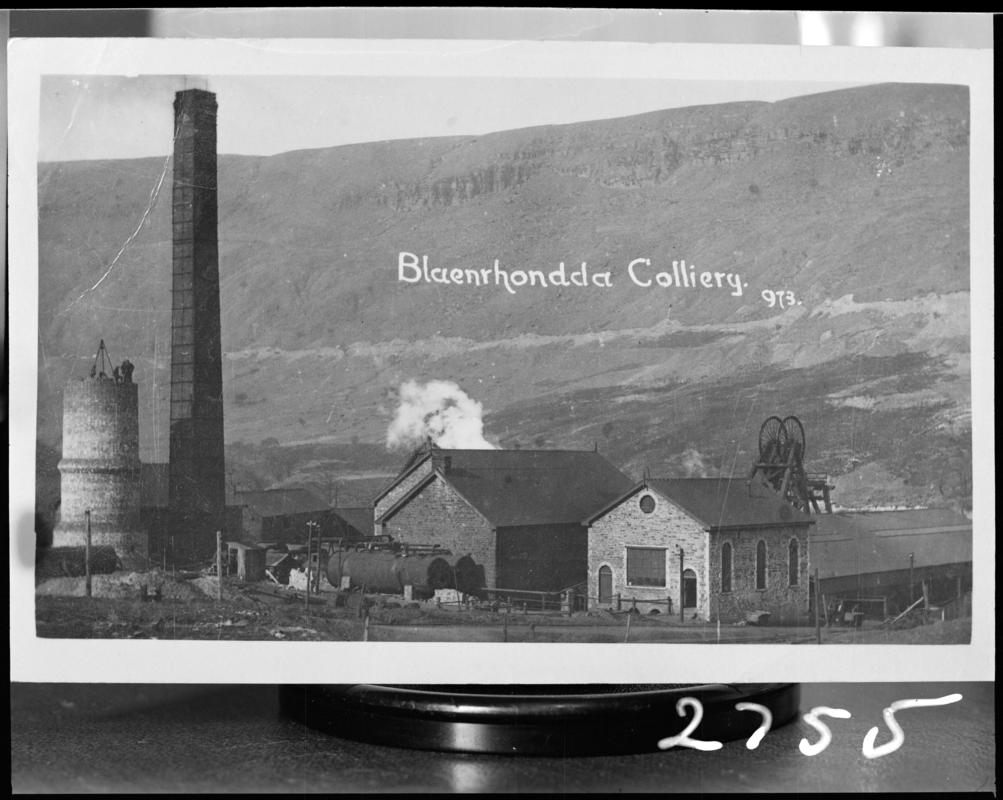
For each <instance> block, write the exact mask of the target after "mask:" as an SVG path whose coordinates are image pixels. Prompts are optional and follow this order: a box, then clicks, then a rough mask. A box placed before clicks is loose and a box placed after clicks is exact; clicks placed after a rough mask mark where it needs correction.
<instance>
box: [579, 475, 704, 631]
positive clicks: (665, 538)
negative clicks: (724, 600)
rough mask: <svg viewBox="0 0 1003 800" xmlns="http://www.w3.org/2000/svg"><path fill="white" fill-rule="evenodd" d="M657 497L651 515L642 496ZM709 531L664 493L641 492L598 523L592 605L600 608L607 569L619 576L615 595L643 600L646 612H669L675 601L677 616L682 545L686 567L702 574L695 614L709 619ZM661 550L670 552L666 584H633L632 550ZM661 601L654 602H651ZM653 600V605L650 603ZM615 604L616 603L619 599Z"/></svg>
mask: <svg viewBox="0 0 1003 800" xmlns="http://www.w3.org/2000/svg"><path fill="white" fill-rule="evenodd" d="M645 496H650V497H651V498H653V499H654V504H655V505H654V509H653V510H652V511H651V513H650V514H646V513H645V512H644V511H642V510H641V507H640V501H641V498H642V497H645ZM707 539H708V533H707V532H706V531H705V530H704V529H703V527H702V525H701V524H700V523H699V522H697V521H696V520H695V519H694V518H693V517H691V516H690V515H689V514H687V513H686V512H685V511H683V510H682V509H680V508H679V507H678V506H676V505H675V504H674V503H671V502H670V501H668V500H666V499H665V498H663V497H661V496H660V495H658V494H656V493H654V492H649V491H640V492H638V493H636V494H634V495H632V496H631V497H629V498H627V500H625V501H624V502H622V503H621V504H620V505H618V506H616V507H615V508H613V509H612V510H611V511H609V512H607V513H606V514H605V515H604V516H602V517H600V518H599V519H597V520H596V521H595V522H593V523H592V526H591V528H590V529H589V537H588V574H589V578H588V587H589V590H588V593H589V606H590V607H594V606H596V605H597V598H598V597H599V569H600V567H602V566H603V565H607V566H609V567H610V569H611V570H612V572H613V595H614V598H615V596H616V595H617V594H620V595H621V601H622V602H624V603H626V604H629V603H630V601H631V600H636V601H637V608H638V610H639V611H641V612H642V613H647V612H648V611H650V610H652V609H657V610H658V611H660V612H661V613H665V612H666V611H667V607H666V604H665V602H664V601H665V600H666V598H668V597H671V598H672V609H673V612H674V613H678V611H679V590H680V585H679V584H680V574H679V547H680V546H681V547H682V548H683V553H684V559H683V560H684V563H683V566H684V567H685V568H687V569H692V570H693V571H694V572H696V575H697V605H696V608H695V609H694V611H693V612H690V615H692V613H696V614H697V616H698V617H700V618H702V619H708V618H709V613H710V600H709V592H708V575H707V555H706V550H707ZM628 547H657V548H663V549H664V550H665V578H666V585H665V586H664V587H663V586H657V587H651V586H632V585H630V584H629V583H628V582H627V548H628ZM653 600H658V601H661V602H660V603H659V604H653V603H651V602H650V601H653ZM644 601H649V602H647V603H646V602H644ZM614 602H615V599H614Z"/></svg>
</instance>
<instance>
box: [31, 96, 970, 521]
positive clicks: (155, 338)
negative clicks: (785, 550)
mask: <svg viewBox="0 0 1003 800" xmlns="http://www.w3.org/2000/svg"><path fill="white" fill-rule="evenodd" d="M220 113H221V114H223V113H225V98H222V97H221V98H220ZM968 133H969V129H968V96H967V90H965V89H964V88H963V87H952V86H927V85H898V84H896V85H879V86H870V87H863V88H857V89H849V90H842V91H838V92H828V93H823V94H817V95H811V96H807V97H800V98H794V99H791V100H785V101H782V102H777V103H735V104H724V105H715V106H705V107H697V108H686V109H674V110H667V111H660V112H655V113H651V114H645V115H640V116H635V117H627V118H622V119H614V120H605V121H597V122H589V123H576V124H571V125H564V126H548V127H543V128H531V129H524V130H515V131H505V132H500V133H494V134H490V135H485V136H481V137H457V138H444V139H424V140H402V141H389V142H376V143H370V144H360V145H350V146H345V147H337V148H330V149H322V150H310V151H300V152H292V153H285V154H282V155H278V156H272V157H267V158H264V157H263V158H256V157H246V156H227V155H223V156H221V157H220V176H219V187H220V194H219V196H220V271H221V286H222V309H223V347H224V351H225V364H224V383H225V400H226V403H227V405H226V410H225V413H226V435H227V440H228V442H229V443H230V444H231V445H236V444H237V443H242V447H243V450H241V451H240V452H241V453H243V455H242V456H241V463H242V464H243V465H244V466H246V465H248V464H250V463H251V462H254V463H256V464H257V465H258V466H257V467H255V470H256V471H257V476H258V478H259V479H260V480H261V481H263V482H265V483H269V482H275V481H279V482H289V481H290V480H297V479H316V480H318V481H320V480H321V477H319V476H323V480H328V481H330V480H331V477H330V476H331V475H334V476H338V477H339V479H340V478H342V477H345V478H346V479H348V477H346V476H352V475H356V474H359V473H363V472H364V473H365V474H366V475H367V476H369V477H371V472H372V471H373V469H374V464H373V463H371V462H372V454H371V452H370V450H369V449H367V450H366V456H365V464H364V469H363V468H362V467H357V466H356V465H353V463H351V462H352V459H351V457H350V455H349V456H347V457H346V453H345V450H346V446H347V445H350V444H352V443H354V444H356V445H360V446H362V445H379V444H382V442H383V440H384V437H385V433H386V429H387V426H388V424H389V422H390V420H391V417H392V415H393V412H394V409H395V406H396V400H397V390H398V387H399V386H400V385H401V383H402V382H403V381H405V380H408V379H411V378H416V379H418V380H422V381H426V380H430V379H433V378H437V379H444V380H452V381H455V382H456V383H458V384H459V385H460V386H461V387H462V388H463V389H464V390H465V391H466V392H467V393H468V394H469V395H470V396H472V397H473V398H475V399H476V400H478V401H479V402H481V403H482V404H483V406H484V409H485V434H486V435H487V437H488V439H490V440H492V441H494V442H496V443H498V444H501V445H503V446H516V445H519V446H525V447H539V446H544V447H590V446H592V444H593V442H597V443H598V445H599V447H600V450H602V451H603V452H606V453H607V454H608V455H609V457H610V458H611V459H612V460H613V461H614V462H615V463H617V464H619V465H621V466H623V467H625V468H626V469H627V470H628V471H630V472H632V473H633V474H635V475H640V473H641V472H642V471H643V470H644V469H645V467H647V468H649V469H650V470H651V471H652V473H654V474H668V473H670V472H676V473H678V472H690V473H701V472H707V473H713V472H717V471H724V472H732V471H737V472H744V471H745V470H746V469H747V468H748V465H749V463H750V462H751V459H752V456H753V449H754V447H755V442H756V434H757V431H758V427H759V424H760V423H761V422H762V420H763V419H764V418H765V417H767V416H769V415H770V414H773V413H779V414H780V415H781V416H784V415H786V414H797V415H798V416H800V417H801V418H802V419H803V420H804V422H805V425H806V428H807V430H808V440H809V441H808V453H807V455H808V461H809V468H811V469H816V470H828V471H830V472H831V473H832V474H833V475H834V476H836V483H837V486H838V490H837V493H836V499H837V501H838V502H841V503H842V504H844V505H860V504H910V505H912V504H918V503H933V504H943V503H952V504H958V505H962V506H963V505H965V504H966V503H967V502H970V500H969V495H970V469H971V466H970V449H971V442H970V365H969V325H970V320H969V310H968V309H969V305H968V298H969V231H968V163H969V161H968V158H969V156H968ZM170 169H171V165H170V159H167V160H163V159H142V160H132V161H98V162H66V163H51V164H42V165H40V167H39V198H40V219H39V235H40V266H39V269H40V276H41V280H40V316H39V337H40V348H39V353H40V365H39V366H40V391H39V406H40V414H39V437H40V441H42V442H44V443H46V444H48V445H50V446H53V447H56V448H58V443H59V435H60V434H59V408H60V399H61V387H62V385H63V383H64V382H65V381H66V379H67V378H68V377H69V376H70V375H76V376H82V375H83V374H85V373H86V370H87V368H88V362H89V359H90V358H91V357H92V354H93V352H94V349H95V347H96V344H97V340H98V339H99V338H101V337H104V338H105V340H106V342H107V343H108V346H109V348H110V350H111V353H112V355H113V357H115V358H116V359H117V360H121V358H123V357H126V356H128V357H129V358H130V359H131V360H132V361H133V362H134V363H135V364H136V365H137V369H136V378H137V380H138V381H139V382H140V384H141V392H140V398H141V407H142V410H141V413H142V415H143V419H142V425H143V427H142V430H143V439H142V443H141V447H142V452H143V458H144V459H146V460H166V453H167V440H166V436H167V386H168V380H169V362H168V360H167V359H168V353H169V337H170V308H169V303H170V257H171V246H170V240H169V235H170V234H169V231H170V213H171V212H170ZM165 171H166V178H165V179H164V181H163V184H162V186H161V188H160V190H159V192H157V190H156V189H157V186H158V184H159V183H160V179H161V176H162V175H164V174H165ZM151 198H152V203H151ZM148 207H149V210H148ZM147 210H148V213H146V212H147ZM133 234H135V235H133ZM130 237H132V238H130ZM124 243H127V244H126V246H125V247H124V248H123V244H124ZM120 249H121V251H122V252H121V255H120V256H119V257H118V259H117V261H116V254H118V253H119V251H120ZM402 251H406V252H409V253H413V254H415V255H418V256H421V255H427V256H428V259H429V262H430V266H432V267H435V266H440V267H445V268H447V269H454V268H461V269H481V268H491V267H492V266H493V264H494V261H495V259H498V260H499V263H500V266H501V268H502V269H504V270H509V271H511V270H520V269H521V270H530V269H536V270H540V271H544V272H550V271H551V270H554V269H556V268H557V266H558V264H559V263H560V262H562V261H564V262H566V264H567V268H568V270H569V271H570V270H571V269H573V268H578V267H579V266H580V265H581V262H582V261H585V262H587V264H588V268H589V270H591V271H593V272H602V271H609V272H610V273H611V283H612V286H611V288H606V289H603V288H598V287H595V286H591V287H588V288H580V287H555V286H548V287H546V288H543V287H539V286H535V287H531V286H526V287H523V288H521V289H519V290H517V291H516V292H515V293H514V294H513V293H510V292H508V291H506V290H505V289H504V287H502V286H494V285H488V286H471V285H450V286H445V285H441V284H435V283H429V284H426V283H413V284H412V283H403V282H400V281H398V279H397V278H398V274H397V266H398V254H399V253H400V252H402ZM636 258H648V259H650V260H651V267H650V268H649V267H645V268H644V270H646V271H645V273H644V274H645V275H647V277H649V278H650V277H653V276H654V274H655V273H656V272H657V271H660V270H669V271H671V264H672V261H673V260H685V261H686V262H687V264H689V265H695V267H696V270H697V272H700V271H703V270H708V271H711V272H722V273H726V274H732V275H738V276H741V278H742V280H743V281H744V283H746V284H747V286H745V287H744V288H743V291H742V294H741V296H736V294H734V293H733V292H732V291H731V290H730V289H728V288H721V289H718V288H710V289H706V288H696V289H694V288H681V287H672V288H662V287H659V286H657V285H653V286H651V287H649V288H643V287H641V286H638V285H635V284H634V283H633V282H632V281H631V280H630V279H629V277H628V274H627V271H626V268H627V264H628V263H629V262H631V261H632V260H633V259H636ZM112 264H113V266H112V267H111V269H110V270H109V265H112ZM106 272H107V276H106V277H105V278H104V280H103V281H101V282H100V284H99V285H98V286H97V288H96V289H94V290H93V291H88V290H89V287H92V286H94V284H96V283H98V281H99V279H100V278H101V277H102V275H105V273H106ZM764 289H771V290H774V291H781V290H782V291H784V292H787V291H789V292H791V293H793V295H794V297H795V298H796V301H798V302H799V304H796V305H794V306H793V307H792V308H789V309H784V310H780V309H778V308H770V307H769V305H768V304H767V302H765V301H764V299H763V298H762V297H761V294H760V293H761V291H762V290H764ZM265 439H274V440H277V441H278V442H279V443H280V444H281V445H284V446H285V447H283V448H281V449H282V450H287V455H286V456H284V457H283V458H282V459H281V460H282V462H283V464H285V463H286V462H288V461H289V458H288V453H291V452H293V451H291V450H288V449H287V448H288V447H289V446H292V445H296V444H302V445H304V446H306V445H310V447H311V448H312V449H311V457H310V464H312V465H313V466H310V464H307V463H303V464H300V465H299V466H284V467H283V468H282V469H281V470H279V471H278V472H281V473H283V474H282V475H281V476H280V475H279V474H278V472H274V474H272V473H270V472H269V471H268V470H267V469H266V470H264V472H266V473H268V474H267V475H264V474H263V473H262V467H261V464H262V463H263V462H262V461H261V460H262V459H265V460H266V461H267V455H268V454H267V453H264V452H256V453H254V454H250V453H249V452H248V448H251V449H252V450H254V449H255V448H256V449H257V450H259V451H263V448H260V447H258V446H259V445H260V443H261V442H262V441H263V440H265ZM324 443H329V444H330V445H332V448H333V449H332V451H331V453H330V454H329V456H328V457H323V456H321V457H318V454H317V452H315V451H316V449H317V447H318V446H320V445H322V444H324ZM348 450H351V448H350V447H349V448H348ZM400 460H401V456H400V454H393V453H388V454H387V455H386V460H385V465H384V469H386V470H391V469H393V466H394V465H395V464H397V463H399V461H400ZM377 467H378V465H377ZM377 471H378V469H377ZM249 480H250V478H249Z"/></svg>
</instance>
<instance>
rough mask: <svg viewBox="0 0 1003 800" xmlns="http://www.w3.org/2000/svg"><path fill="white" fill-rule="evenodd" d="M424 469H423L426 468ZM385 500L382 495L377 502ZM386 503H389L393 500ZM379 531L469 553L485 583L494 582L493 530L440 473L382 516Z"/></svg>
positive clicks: (491, 583) (413, 541)
mask: <svg viewBox="0 0 1003 800" xmlns="http://www.w3.org/2000/svg"><path fill="white" fill-rule="evenodd" d="M423 469H424V467H423ZM425 472H426V473H427V469H426V470H425ZM422 477H424V475H423V476H422ZM410 480H414V482H415V483H416V482H417V480H420V478H419V479H414V478H413V477H411V476H409V481H410ZM397 488H399V487H395V489H394V492H396V491H397ZM394 492H392V494H393V493H394ZM402 493H403V492H402ZM385 502H386V498H384V499H383V500H381V501H380V504H381V505H382V504H384V503H385ZM386 505H387V507H389V506H390V505H393V502H390V503H386ZM379 508H380V506H377V514H379V513H380V512H379ZM382 532H383V533H388V534H390V535H391V536H393V537H394V539H396V540H398V541H401V542H409V543H413V544H437V545H440V546H442V547H445V548H448V549H449V550H450V551H452V552H453V553H454V554H455V555H457V556H465V555H469V556H470V557H471V558H472V559H473V560H474V562H475V563H476V564H477V565H478V566H483V567H484V581H485V586H488V587H494V586H496V583H495V580H496V578H497V572H496V557H495V556H496V553H495V534H494V531H493V530H492V529H491V525H490V523H489V522H488V521H487V520H486V519H485V518H484V517H482V516H481V515H480V513H478V512H477V511H476V510H474V508H473V506H471V505H470V504H469V503H468V502H467V501H466V500H464V499H463V498H462V497H461V496H460V495H459V493H457V491H456V490H455V489H453V487H452V486H450V485H449V484H448V483H446V481H445V480H443V478H442V477H441V476H436V477H435V479H434V480H433V481H432V482H431V483H429V484H428V486H426V487H425V488H423V489H422V490H421V491H420V492H419V493H418V494H417V495H415V496H414V497H412V498H411V500H410V501H409V502H407V503H406V504H405V505H404V506H403V507H402V508H400V509H399V510H398V511H397V512H396V513H395V514H394V515H393V516H392V517H390V518H389V519H387V520H385V521H384V523H383V531H382Z"/></svg>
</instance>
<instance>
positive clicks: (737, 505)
mask: <svg viewBox="0 0 1003 800" xmlns="http://www.w3.org/2000/svg"><path fill="white" fill-rule="evenodd" d="M646 483H647V485H648V486H650V487H651V488H652V489H654V490H655V491H656V492H658V493H659V494H660V495H662V496H663V497H665V498H667V499H669V500H671V501H672V502H674V503H676V504H677V505H679V506H680V507H682V508H683V509H684V510H685V511H686V512H687V513H689V514H691V515H692V516H694V517H696V518H697V519H698V520H700V522H701V523H703V524H704V525H705V526H706V527H707V528H739V527H741V528H748V527H755V526H764V525H794V524H799V523H800V524H809V523H810V522H811V520H812V517H810V516H809V515H808V514H805V513H804V512H803V511H800V510H799V509H797V508H794V506H792V505H791V504H790V503H788V502H786V501H785V500H784V499H783V498H782V497H781V496H780V495H779V494H778V493H777V492H775V491H774V490H773V489H771V488H770V487H769V486H766V485H765V484H763V483H761V482H759V481H751V482H749V481H747V480H746V479H745V478H660V479H655V478H653V479H650V480H648V481H647V482H646Z"/></svg>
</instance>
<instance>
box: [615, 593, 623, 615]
mask: <svg viewBox="0 0 1003 800" xmlns="http://www.w3.org/2000/svg"><path fill="white" fill-rule="evenodd" d="M616 610H617V611H623V599H622V598H621V597H620V593H619V592H617V593H616Z"/></svg>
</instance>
